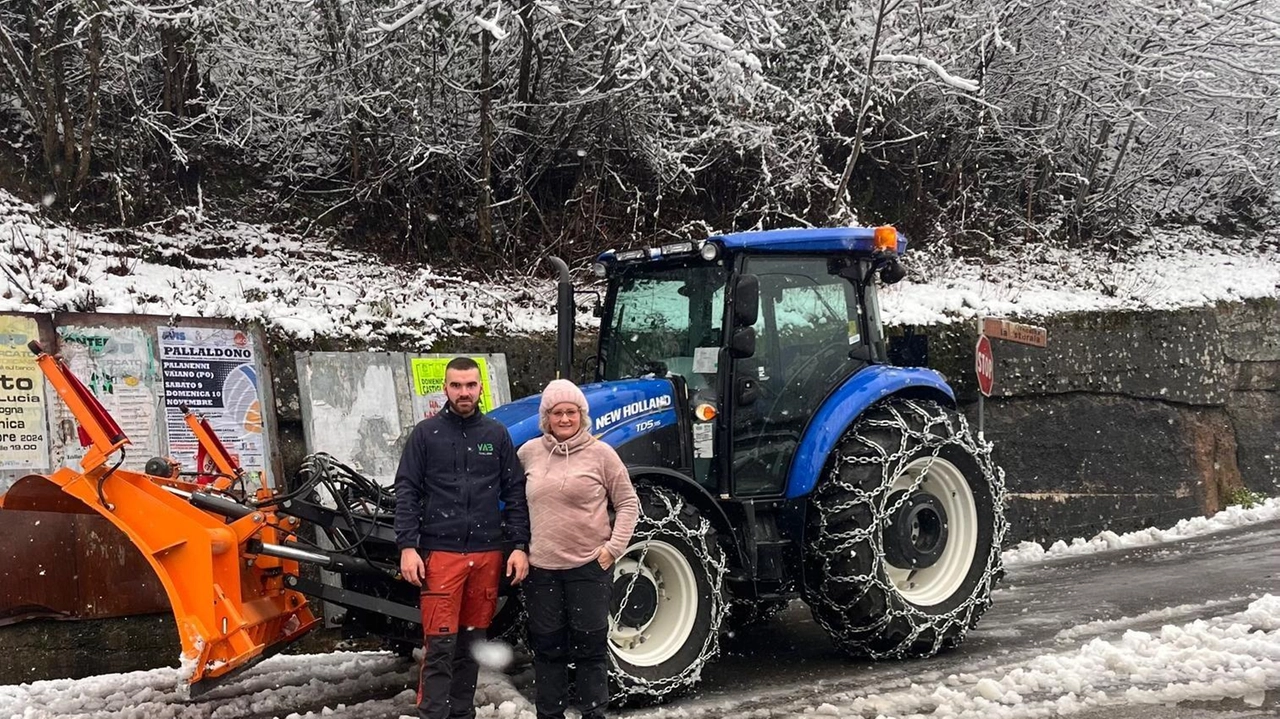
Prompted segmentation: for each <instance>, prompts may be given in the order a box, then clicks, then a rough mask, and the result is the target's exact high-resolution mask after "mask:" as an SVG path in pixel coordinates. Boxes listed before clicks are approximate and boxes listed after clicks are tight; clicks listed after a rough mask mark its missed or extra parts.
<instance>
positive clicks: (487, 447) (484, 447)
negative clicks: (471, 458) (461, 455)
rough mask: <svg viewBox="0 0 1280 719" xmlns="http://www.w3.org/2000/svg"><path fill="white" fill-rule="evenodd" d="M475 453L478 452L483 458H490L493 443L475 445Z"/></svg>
mask: <svg viewBox="0 0 1280 719" xmlns="http://www.w3.org/2000/svg"><path fill="white" fill-rule="evenodd" d="M476 451H477V452H479V453H480V454H481V455H483V456H485V457H492V456H493V443H492V442H481V443H480V444H477V445H476Z"/></svg>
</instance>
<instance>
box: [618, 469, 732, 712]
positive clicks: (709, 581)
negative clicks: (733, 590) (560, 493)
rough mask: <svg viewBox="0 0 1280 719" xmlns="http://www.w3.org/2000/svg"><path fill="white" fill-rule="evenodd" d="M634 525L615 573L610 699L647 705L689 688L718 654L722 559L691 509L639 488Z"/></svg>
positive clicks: (673, 497)
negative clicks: (612, 685)
mask: <svg viewBox="0 0 1280 719" xmlns="http://www.w3.org/2000/svg"><path fill="white" fill-rule="evenodd" d="M636 491H637V493H638V494H639V495H640V519H639V521H638V522H637V524H636V531H635V534H634V536H633V537H632V540H631V546H629V547H627V550H626V552H625V553H623V555H622V556H621V557H619V558H618V561H617V562H615V563H614V565H613V568H612V571H613V602H612V606H611V608H610V609H611V611H610V620H609V654H610V663H611V667H610V669H611V671H610V675H611V678H612V680H613V683H614V689H615V691H614V699H615V700H617V701H620V702H650V701H658V700H661V699H666V698H669V697H671V696H675V695H677V694H679V693H681V692H683V691H685V690H687V689H689V688H690V687H692V686H693V685H694V684H695V683H696V682H697V680H698V678H699V676H700V675H701V671H702V667H703V666H704V665H705V664H706V663H707V662H708V661H710V660H711V659H712V658H714V657H715V656H716V655H717V654H718V653H719V651H720V643H719V642H720V628H721V623H722V622H723V621H724V615H725V611H726V604H725V600H724V588H723V586H722V584H723V581H724V574H725V566H726V564H725V555H724V550H723V549H722V548H721V547H720V545H719V543H718V541H717V538H716V532H715V530H714V529H713V528H712V526H711V523H710V521H708V520H707V519H706V518H705V517H703V516H702V514H701V513H700V512H699V511H698V510H697V508H695V507H694V506H693V505H691V504H689V503H687V502H686V501H685V500H684V499H683V498H682V497H680V495H678V494H676V493H675V492H672V491H670V490H668V489H664V488H660V487H648V486H638V487H637V488H636Z"/></svg>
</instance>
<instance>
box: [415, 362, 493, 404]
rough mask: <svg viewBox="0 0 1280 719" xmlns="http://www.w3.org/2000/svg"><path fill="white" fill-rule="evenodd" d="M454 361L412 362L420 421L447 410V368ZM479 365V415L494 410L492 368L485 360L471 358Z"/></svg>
mask: <svg viewBox="0 0 1280 719" xmlns="http://www.w3.org/2000/svg"><path fill="white" fill-rule="evenodd" d="M452 359H453V357H414V358H412V359H410V360H409V373H410V374H411V375H412V376H413V410H414V415H415V416H416V417H417V419H426V418H427V417H431V416H433V415H434V414H435V413H437V412H439V411H440V410H442V409H444V406H445V404H446V403H447V402H448V398H447V397H446V396H445V394H444V368H445V365H447V364H449V361H450V360H452ZM471 359H473V360H475V361H476V364H478V365H480V388H481V389H480V401H479V405H480V411H481V412H484V413H488V412H489V410H490V409H493V407H494V404H493V387H492V386H491V385H492V383H491V382H490V381H489V365H488V362H487V361H486V360H485V358H484V357H472V358H471Z"/></svg>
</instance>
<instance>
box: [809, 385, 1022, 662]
mask: <svg viewBox="0 0 1280 719" xmlns="http://www.w3.org/2000/svg"><path fill="white" fill-rule="evenodd" d="M944 453H946V454H947V456H948V457H963V458H967V459H964V460H963V462H962V463H963V464H965V465H966V466H968V465H970V464H971V465H972V467H970V470H971V472H972V474H974V475H977V476H969V474H970V472H964V474H965V481H966V482H967V483H968V486H969V487H970V489H971V490H973V493H974V494H975V497H976V500H975V503H976V504H977V505H978V513H977V517H978V520H979V521H978V522H977V524H978V527H977V531H978V537H979V542H978V547H977V549H976V550H975V555H974V557H973V559H972V562H971V563H970V564H969V565H968V569H967V570H966V572H967V573H968V574H967V576H966V578H965V580H964V581H963V585H967V586H961V587H960V588H959V589H957V590H956V592H955V593H954V594H953V595H952V597H951V598H949V599H948V600H946V601H944V602H940V603H939V604H937V605H935V606H932V607H921V606H917V605H915V604H912V603H911V602H910V601H907V600H906V599H905V598H904V597H903V596H902V594H901V592H900V591H899V589H898V588H897V587H895V586H894V585H893V583H892V581H891V580H890V579H889V577H888V575H887V574H886V570H887V566H888V565H887V562H886V557H885V547H884V529H885V527H887V526H889V524H890V518H891V517H892V516H894V513H895V512H897V511H898V509H899V508H900V507H901V506H902V505H903V504H904V503H905V502H906V501H907V500H908V497H909V495H912V494H914V493H915V492H916V491H917V490H919V488H920V485H921V484H922V483H923V481H924V478H925V477H927V476H929V467H933V465H934V463H935V462H937V461H938V459H939V457H940V455H942V454H944ZM921 461H924V462H926V463H927V465H926V468H925V471H923V472H920V473H919V475H918V476H917V477H916V478H915V480H914V482H912V483H911V484H910V486H909V487H908V488H906V489H907V491H899V490H902V489H903V488H904V487H903V485H902V483H901V482H900V483H899V486H898V488H897V489H895V488H894V482H895V480H897V479H898V478H899V475H900V474H901V473H902V472H903V470H904V469H905V468H906V467H907V465H908V464H910V463H913V462H915V463H919V462H921ZM946 461H950V460H946ZM917 467H918V464H917ZM975 468H976V469H975ZM913 471H914V469H913ZM978 483H981V484H978ZM891 498H893V499H894V501H892V502H890V501H889V500H890V499H891ZM810 502H811V505H810V519H809V528H808V530H807V535H808V536H806V541H805V543H806V547H805V554H806V560H805V561H806V568H805V571H806V575H805V582H804V584H805V587H804V595H805V600H806V602H808V604H809V606H810V607H811V609H812V610H813V615H814V618H815V619H816V620H817V622H818V623H819V624H820V625H821V626H822V627H823V629H825V630H826V632H827V633H828V635H830V637H831V638H832V640H833V641H835V642H836V644H837V645H839V646H840V648H841V649H843V650H844V651H846V652H848V653H850V654H853V655H855V656H863V657H870V658H872V659H882V658H900V657H919V656H929V655H932V654H934V653H937V652H938V651H939V650H942V649H947V648H951V647H953V646H955V645H957V644H958V643H959V642H960V640H961V639H962V638H963V637H964V635H965V633H966V632H967V631H968V630H969V629H970V628H971V627H973V626H974V624H975V623H976V622H977V621H978V618H979V617H981V616H982V614H983V612H985V611H986V609H987V608H988V607H989V606H990V604H991V599H990V597H991V589H992V586H993V584H994V583H995V582H996V581H998V579H999V578H1000V577H1001V576H1002V575H1003V570H1002V566H1001V561H1000V549H1001V543H1002V540H1003V538H1004V534H1005V530H1006V528H1007V526H1008V523H1007V521H1006V519H1005V516H1004V503H1005V485H1004V471H1003V470H1001V469H1000V468H999V467H996V466H995V465H994V464H993V463H992V461H991V443H990V442H982V443H979V442H977V440H976V439H975V438H974V436H973V435H972V433H971V432H970V430H969V425H968V422H967V420H966V419H965V417H964V416H963V415H962V414H959V413H957V412H955V411H953V410H950V409H945V408H943V407H942V406H940V405H938V404H937V403H935V402H931V401H906V400H891V401H889V402H886V403H884V404H881V405H878V406H875V407H872V408H871V409H869V410H868V411H867V412H866V413H865V414H864V415H863V416H862V418H860V419H859V420H858V421H857V422H855V424H854V426H853V427H852V428H851V429H850V430H849V431H848V432H846V434H845V435H844V437H843V438H842V439H841V441H840V442H839V443H838V445H837V449H836V450H835V452H834V453H833V456H832V459H831V460H830V461H829V463H828V476H827V477H826V479H825V481H824V482H820V484H819V486H818V487H817V488H816V490H815V491H814V493H813V495H812V497H811V499H810ZM984 503H985V506H984ZM984 510H985V511H986V512H987V514H988V515H989V516H988V517H987V522H986V523H987V524H989V526H988V527H983V526H982V525H983V519H984V518H983V513H984ZM987 532H989V537H988V536H986V533H987ZM983 545H985V546H983ZM979 564H980V565H981V567H982V569H981V573H980V574H976V575H975V574H974V573H975V571H976V567H975V565H979ZM837 565H839V566H837ZM850 566H853V567H857V568H859V569H860V571H852V572H851V571H849V570H848V568H849V567H850ZM913 576H914V573H913ZM961 591H964V592H965V594H964V596H963V597H961V596H959V595H960V592H961ZM835 593H838V594H840V595H841V597H842V598H841V599H837V598H835V597H833V596H832V595H833V594H835ZM851 597H852V598H853V599H852V601H851ZM948 605H952V606H948Z"/></svg>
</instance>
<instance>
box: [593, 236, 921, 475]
mask: <svg viewBox="0 0 1280 719" xmlns="http://www.w3.org/2000/svg"><path fill="white" fill-rule="evenodd" d="M905 244H906V243H905V241H903V240H901V239H900V238H899V236H898V235H897V233H896V232H895V231H894V230H893V228H890V227H882V228H834V229H820V230H808V229H801V230H775V231H768V232H752V233H738V234H733V235H724V236H719V237H712V238H710V239H708V240H706V241H705V242H702V243H693V242H682V243H676V244H671V245H667V246H664V247H661V248H653V249H648V250H630V251H625V252H606V253H604V254H602V255H601V256H600V258H599V262H598V263H597V265H596V273H597V275H600V276H604V277H606V278H608V290H607V294H606V297H605V306H604V312H603V317H602V320H601V327H600V344H599V353H598V357H597V360H598V361H597V364H596V371H597V376H596V379H597V380H598V381H601V382H605V383H612V382H618V381H623V380H630V379H636V378H642V377H658V378H669V379H671V380H672V381H673V382H675V383H677V384H678V386H679V387H678V391H677V393H676V394H677V395H682V396H684V397H686V398H687V399H686V400H685V402H684V404H686V405H687V407H686V409H687V411H688V415H687V416H688V418H689V433H688V438H687V440H686V441H687V443H688V444H689V449H690V454H691V459H692V461H691V463H690V464H691V467H690V468H691V470H692V473H693V477H694V479H695V480H696V482H697V483H698V484H699V485H701V486H702V487H704V488H705V489H706V490H708V492H710V493H712V494H714V495H715V496H717V497H719V498H721V499H728V498H730V497H733V498H765V497H781V496H783V495H785V494H786V490H787V478H788V470H789V469H790V465H791V460H792V458H793V456H794V455H795V453H796V449H797V447H798V445H799V443H800V440H801V436H802V434H803V432H804V430H805V428H806V426H807V425H808V424H809V422H810V421H811V420H812V419H813V417H814V413H815V412H816V410H817V409H818V408H819V406H820V405H821V404H822V402H823V400H824V398H825V397H826V396H827V395H828V394H829V393H830V392H831V390H832V389H833V388H834V387H836V386H838V385H839V384H840V383H841V382H842V381H843V380H844V379H845V378H847V377H848V376H850V375H851V374H853V373H854V372H857V371H858V370H859V369H861V368H863V367H865V366H867V365H868V364H871V363H875V362H880V361H883V359H884V343H883V339H882V335H881V330H880V319H879V309H878V304H877V300H876V294H875V282H874V281H873V279H874V277H875V276H876V275H877V274H879V275H880V276H881V277H882V278H885V277H886V276H889V277H890V278H897V279H900V277H901V265H900V264H898V261H897V257H898V253H899V252H901V251H902V250H903V249H905V248H904V247H903V246H904V245H905ZM886 268H887V269H888V271H885V270H886ZM726 328H727V329H726Z"/></svg>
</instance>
